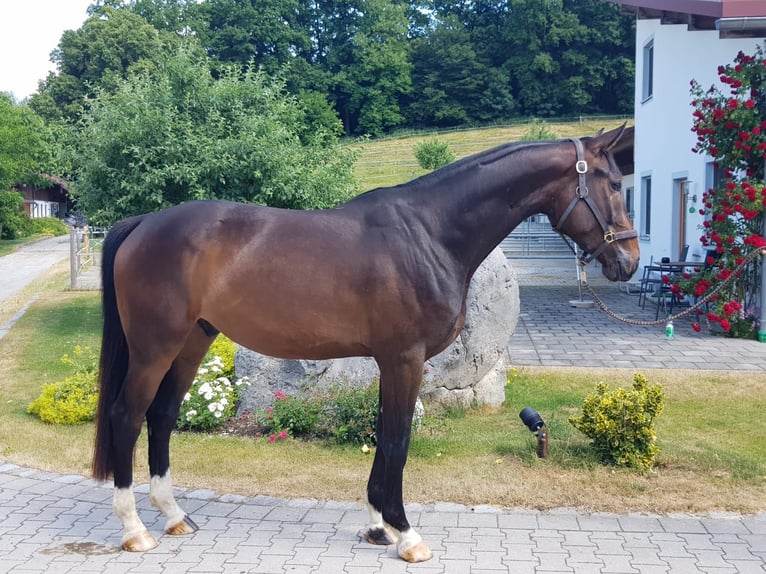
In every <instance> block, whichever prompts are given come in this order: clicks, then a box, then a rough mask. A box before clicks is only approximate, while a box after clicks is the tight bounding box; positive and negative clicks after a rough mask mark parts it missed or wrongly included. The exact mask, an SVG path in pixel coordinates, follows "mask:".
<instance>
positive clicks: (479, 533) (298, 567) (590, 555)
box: [0, 463, 766, 574]
mask: <svg viewBox="0 0 766 574" xmlns="http://www.w3.org/2000/svg"><path fill="white" fill-rule="evenodd" d="M177 496H178V498H179V501H180V503H181V504H182V505H183V507H184V508H185V510H186V511H187V512H190V514H191V515H192V516H193V517H194V520H195V521H196V522H197V523H198V524H199V526H200V530H199V531H198V532H196V533H195V534H193V535H190V536H180V537H173V536H168V535H163V534H162V526H163V524H164V520H163V519H161V518H160V515H159V513H158V512H157V511H155V510H153V509H151V507H150V505H149V502H148V496H147V494H146V488H145V487H139V488H138V489H137V498H138V508H139V514H140V515H141V517H142V519H143V520H144V521H145V523H146V525H147V527H148V528H149V530H150V532H152V533H153V534H154V535H155V536H157V537H158V539H159V546H158V547H157V548H156V549H154V550H152V551H150V552H146V553H128V552H122V551H120V550H119V548H118V546H119V542H120V535H121V532H120V529H119V523H118V521H117V519H116V518H115V517H114V514H113V513H112V508H111V499H112V490H111V488H110V487H109V485H98V484H96V483H94V482H93V481H91V480H88V479H85V478H83V477H80V476H61V475H57V474H52V473H43V472H39V471H36V470H33V469H26V468H20V467H17V466H14V465H10V464H5V465H3V464H2V463H0V571H2V572H18V573H21V572H56V573H59V572H77V573H80V572H107V573H110V574H111V573H116V572H135V573H138V572H146V573H147V574H156V573H176V572H178V573H180V572H196V573H205V572H226V573H229V572H230V573H244V572H247V573H269V574H272V573H273V574H277V573H283V572H289V573H294V574H302V573H305V574H308V573H322V574H369V573H373V572H380V573H392V574H393V573H396V572H423V573H428V574H436V573H445V574H447V573H455V574H497V573H499V572H508V573H513V574H525V573H543V572H544V573H555V572H560V573H564V572H572V573H577V574H586V573H620V574H627V573H632V572H644V573H660V572H677V573H681V574H692V573H696V572H700V573H703V572H704V573H711V574H712V573H720V574H723V573H755V572H759V573H761V574H763V573H764V572H766V570H765V569H764V564H766V513H764V514H761V515H757V516H753V517H741V516H736V515H721V516H707V517H693V516H685V515H674V516H651V515H645V514H641V515H627V516H621V515H615V514H603V513H600V514H584V513H578V512H573V511H569V510H559V511H554V512H533V511H528V510H501V509H497V508H493V507H475V508H469V507H466V506H462V505H458V504H451V503H442V504H434V505H427V506H423V505H408V507H407V511H408V515H409V517H410V519H411V521H412V523H413V525H414V526H416V527H417V528H418V529H419V531H420V532H421V534H422V535H423V537H424V538H425V540H426V541H427V542H428V543H429V545H430V546H431V548H432V550H433V552H434V557H433V559H432V560H430V561H429V562H425V563H422V564H407V563H405V562H403V561H401V560H399V559H398V558H397V556H396V551H395V549H394V548H393V547H379V546H371V545H369V544H367V543H365V542H363V541H361V539H360V536H359V531H360V530H361V529H362V528H363V527H364V526H365V524H366V521H367V512H366V510H364V509H363V508H362V506H361V505H360V504H356V503H337V502H320V501H315V500H287V499H277V498H269V497H263V496H258V497H255V498H243V497H238V496H227V495H218V494H216V493H213V492H210V491H207V490H196V491H186V490H182V489H177Z"/></svg>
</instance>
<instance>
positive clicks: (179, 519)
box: [146, 325, 218, 535]
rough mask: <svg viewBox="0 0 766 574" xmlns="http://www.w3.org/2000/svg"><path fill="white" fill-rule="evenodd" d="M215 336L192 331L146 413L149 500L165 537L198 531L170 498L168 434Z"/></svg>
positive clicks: (212, 332)
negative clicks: (162, 522)
mask: <svg viewBox="0 0 766 574" xmlns="http://www.w3.org/2000/svg"><path fill="white" fill-rule="evenodd" d="M217 333H218V332H217V331H215V330H213V329H212V328H207V327H206V326H205V327H202V326H199V325H198V326H196V327H195V328H194V329H192V332H191V334H190V335H189V338H188V339H187V341H186V344H185V345H184V348H183V350H182V351H181V353H180V354H179V355H178V357H176V359H175V361H173V365H172V366H171V367H170V370H169V371H168V372H167V374H166V375H165V378H164V379H163V380H162V384H161V385H160V388H159V391H158V392H157V396H156V397H155V399H154V401H153V402H152V405H151V406H150V407H149V410H148V411H147V413H146V423H147V427H148V429H149V474H150V477H151V478H150V481H149V498H150V500H151V502H152V505H153V506H154V507H156V508H158V509H159V510H160V511H161V512H162V513H163V514H164V515H165V516H166V517H167V522H166V523H165V532H166V533H167V534H173V535H180V534H191V533H193V532H196V531H197V529H198V527H197V525H196V524H195V523H194V521H193V520H192V519H191V518H189V516H188V515H187V514H186V513H185V512H184V511H183V510H182V509H181V508H180V507H179V506H178V504H177V503H176V500H175V498H174V497H173V484H172V481H171V479H170V449H169V447H170V434H171V432H172V431H173V429H174V428H175V426H176V420H177V419H178V412H179V410H180V407H181V403H182V402H183V397H184V395H185V394H186V391H187V390H188V389H189V387H190V386H191V384H192V382H193V380H194V375H195V374H196V372H197V369H198V368H199V365H200V362H201V361H202V359H203V357H204V356H205V353H206V352H207V350H208V349H209V348H210V344H211V343H212V342H213V339H215V337H216V335H217Z"/></svg>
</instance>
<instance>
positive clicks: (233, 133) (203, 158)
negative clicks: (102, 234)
mask: <svg viewBox="0 0 766 574" xmlns="http://www.w3.org/2000/svg"><path fill="white" fill-rule="evenodd" d="M72 147H73V154H74V157H73V162H72V164H73V165H75V166H77V185H76V187H75V190H74V191H75V195H76V198H77V202H78V207H79V208H80V209H81V210H83V211H84V212H85V213H87V214H88V215H89V216H90V218H91V220H92V221H94V223H110V222H112V221H114V220H116V219H119V218H123V217H126V216H129V215H135V214H138V213H145V212H149V211H156V210H159V209H162V208H165V207H168V206H170V205H174V204H177V203H181V202H183V201H188V200H193V199H213V198H215V199H229V200H236V201H244V202H252V203H259V204H263V205H271V206H277V207H290V208H323V207H330V206H333V205H335V204H337V203H338V202H339V201H342V200H344V199H346V198H348V197H350V196H351V195H352V194H353V193H354V192H355V191H356V188H355V183H354V180H353V177H352V166H353V162H354V156H353V154H351V153H350V152H348V151H347V150H345V149H343V148H341V147H340V146H339V143H338V141H337V139H336V137H335V135H334V134H331V133H328V132H326V131H322V130H319V131H317V130H315V128H314V127H313V126H309V125H308V124H307V123H305V116H304V112H303V109H302V108H301V107H300V105H299V104H298V102H297V100H296V99H295V98H292V97H289V96H287V95H286V94H285V92H284V85H283V83H281V82H280V81H277V80H274V79H271V78H269V77H268V76H267V75H266V74H265V73H264V72H262V71H259V70H256V69H254V67H252V66H251V67H249V68H247V69H246V70H244V71H243V70H242V68H241V67H239V66H229V67H224V68H223V69H222V70H221V77H220V79H218V80H216V79H214V78H212V77H211V75H210V72H209V67H208V62H207V60H205V59H201V58H199V57H198V56H196V55H195V54H194V53H193V52H190V51H187V50H180V51H178V52H176V53H174V54H172V55H170V56H167V57H166V58H165V59H164V60H162V61H160V62H158V63H157V67H156V69H153V70H148V71H146V72H144V73H142V74H139V75H134V76H132V77H130V78H128V79H127V80H125V81H124V82H123V83H122V84H121V85H120V86H119V87H118V89H117V90H116V91H115V92H114V94H111V95H110V94H106V93H104V94H101V95H99V96H97V97H96V99H95V100H94V101H93V103H92V106H91V107H90V109H89V110H87V111H86V112H85V113H84V114H83V118H82V128H81V129H80V130H79V131H78V132H77V134H76V137H75V140H74V142H73V145H72Z"/></svg>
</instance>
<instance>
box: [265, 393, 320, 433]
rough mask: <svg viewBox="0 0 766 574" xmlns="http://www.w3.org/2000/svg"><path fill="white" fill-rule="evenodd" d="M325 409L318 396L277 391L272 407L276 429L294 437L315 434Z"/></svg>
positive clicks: (273, 422)
mask: <svg viewBox="0 0 766 574" xmlns="http://www.w3.org/2000/svg"><path fill="white" fill-rule="evenodd" d="M323 410H324V408H323V405H322V402H321V401H320V400H319V398H318V397H315V396H309V397H298V396H286V395H284V394H282V393H277V395H276V400H275V401H274V405H273V406H272V408H271V415H272V424H273V428H274V431H283V430H284V431H287V432H288V433H290V435H291V436H294V437H310V436H315V435H316V434H317V433H318V428H317V427H318V424H319V422H320V419H321V417H322V411H323Z"/></svg>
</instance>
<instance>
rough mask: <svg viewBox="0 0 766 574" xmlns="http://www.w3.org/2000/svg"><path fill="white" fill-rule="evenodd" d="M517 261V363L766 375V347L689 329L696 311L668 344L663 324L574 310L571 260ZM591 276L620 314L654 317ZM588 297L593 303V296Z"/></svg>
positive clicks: (592, 271) (653, 311)
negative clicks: (639, 323) (634, 322)
mask: <svg viewBox="0 0 766 574" xmlns="http://www.w3.org/2000/svg"><path fill="white" fill-rule="evenodd" d="M514 264H515V267H516V271H517V277H518V282H519V298H520V300H521V313H520V315H519V322H518V325H517V326H516V331H515V333H514V335H513V337H512V338H511V340H510V342H509V344H508V361H509V363H510V364H511V365H514V366H525V365H533V366H572V367H606V368H628V369H705V370H724V371H728V370H736V371H761V372H763V371H766V344H764V343H759V342H758V341H755V340H745V339H732V338H728V337H723V336H720V335H714V334H711V333H710V332H709V331H707V329H705V328H703V331H702V332H700V333H697V332H695V331H694V330H692V328H691V323H692V322H693V321H700V320H699V319H698V318H697V317H696V315H694V314H692V315H688V316H687V317H685V318H682V319H679V320H676V321H674V327H675V329H674V330H675V336H674V338H673V340H667V339H666V338H665V325H664V322H663V323H662V324H660V325H656V326H652V327H644V326H635V325H629V324H627V323H624V322H621V321H618V320H616V319H612V318H611V317H609V316H608V315H607V314H606V313H604V312H603V311H601V310H600V309H599V308H598V307H596V306H593V307H590V308H580V307H576V306H573V305H572V304H571V302H575V303H576V304H579V301H580V292H579V290H578V287H577V281H576V279H575V277H576V276H575V272H574V270H572V271H571V273H569V272H568V271H569V269H568V268H569V267H570V266H571V267H574V264H573V263H570V262H568V261H555V260H554V261H553V262H551V261H541V260H527V261H518V262H514ZM591 267H592V266H591ZM587 278H588V282H589V283H590V284H591V285H592V287H593V289H594V291H595V292H596V293H597V295H598V296H599V297H600V298H601V299H602V300H603V301H604V302H605V303H606V304H607V305H608V306H609V308H610V309H612V310H613V311H615V312H616V313H617V314H619V315H621V316H624V317H627V318H629V319H636V320H645V321H652V320H654V319H655V317H656V315H657V306H656V305H655V304H654V303H652V302H651V301H650V302H647V303H646V305H645V308H643V309H642V308H641V307H639V306H638V295H637V294H635V293H632V294H628V293H626V292H625V291H626V290H627V287H626V286H625V285H622V286H618V285H617V284H615V283H609V282H608V281H607V280H606V279H604V278H603V276H601V275H600V271H599V270H598V269H597V268H589V270H588V273H587ZM582 299H583V300H586V301H587V300H589V297H588V295H587V293H584V294H583V296H582ZM680 310H681V309H674V310H673V311H674V313H675V312H677V311H680ZM663 315H664V313H662V314H660V317H662V316H663ZM701 322H702V324H703V326H704V321H701Z"/></svg>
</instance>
